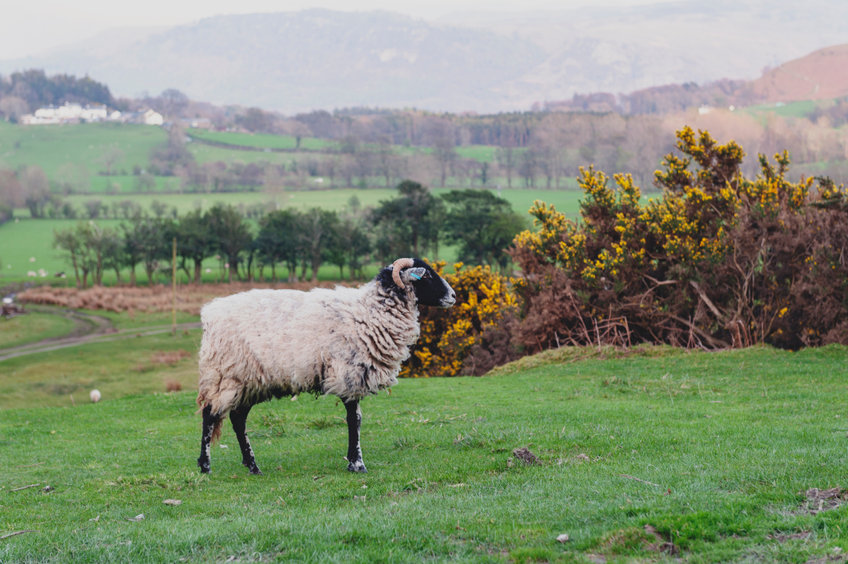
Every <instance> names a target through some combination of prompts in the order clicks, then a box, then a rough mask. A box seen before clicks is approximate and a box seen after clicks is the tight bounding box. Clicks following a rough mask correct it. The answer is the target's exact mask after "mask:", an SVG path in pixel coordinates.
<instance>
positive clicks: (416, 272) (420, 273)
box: [407, 266, 430, 280]
mask: <svg viewBox="0 0 848 564" xmlns="http://www.w3.org/2000/svg"><path fill="white" fill-rule="evenodd" d="M407 272H408V273H409V277H410V278H411V279H412V280H421V279H422V278H428V277H429V276H430V273H429V272H427V269H426V268H421V267H420V266H416V267H414V268H410V269H408V270H407Z"/></svg>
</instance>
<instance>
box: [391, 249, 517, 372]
mask: <svg viewBox="0 0 848 564" xmlns="http://www.w3.org/2000/svg"><path fill="white" fill-rule="evenodd" d="M434 267H435V269H436V271H437V272H439V274H441V275H442V276H444V278H445V279H446V280H447V281H448V283H449V284H450V285H451V287H452V288H453V289H454V290H455V291H456V295H457V303H456V305H455V306H453V307H452V308H450V309H437V308H422V310H421V313H420V318H419V319H420V322H421V336H420V338H419V339H418V343H417V344H416V345H415V347H414V348H413V351H412V356H411V358H410V359H409V361H408V362H407V363H405V364H404V366H403V368H402V369H401V373H400V375H401V376H402V377H427V376H456V375H458V374H482V373H484V372H486V371H488V370H489V369H491V368H492V367H494V366H496V365H498V364H503V363H504V362H506V361H508V360H511V359H512V358H514V356H515V354H514V353H513V352H512V351H510V350H508V349H509V347H508V345H509V341H510V338H509V334H508V332H506V331H505V330H504V329H503V327H504V326H505V325H506V323H507V320H510V319H513V316H514V313H515V311H516V306H517V302H516V296H515V295H514V293H512V292H511V290H510V287H509V286H510V285H509V280H508V279H507V278H505V277H503V276H501V275H499V274H497V273H495V272H492V270H491V268H490V267H488V266H475V267H472V268H465V267H464V265H463V264H462V263H457V264H455V265H454V271H455V273H454V274H444V273H443V272H442V271H443V269H444V267H445V263H444V262H438V263H436V264H434ZM496 333H499V334H501V337H502V340H503V341H505V344H506V345H507V347H506V348H501V347H493V346H492V338H493V335H494V334H496Z"/></svg>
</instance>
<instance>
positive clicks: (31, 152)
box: [0, 121, 167, 179]
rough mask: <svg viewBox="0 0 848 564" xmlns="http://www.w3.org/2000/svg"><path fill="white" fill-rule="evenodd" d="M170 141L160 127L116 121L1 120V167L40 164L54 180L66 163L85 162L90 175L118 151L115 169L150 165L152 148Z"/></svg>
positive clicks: (127, 169) (92, 176)
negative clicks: (25, 123)
mask: <svg viewBox="0 0 848 564" xmlns="http://www.w3.org/2000/svg"><path fill="white" fill-rule="evenodd" d="M166 140H167V133H166V132H165V131H164V130H163V129H161V128H159V127H151V126H148V125H128V124H116V123H87V124H76V125H56V126H22V125H13V124H10V123H7V122H5V121H4V122H0V167H8V168H17V167H18V166H21V165H30V164H37V165H38V166H40V167H41V168H42V169H44V171H45V172H46V173H47V176H48V177H49V178H51V179H55V178H56V177H57V176H58V175H59V173H60V171H61V170H62V167H63V166H67V165H82V166H83V167H84V168H85V169H86V171H87V172H88V175H89V176H90V178H94V177H95V175H96V174H97V173H98V172H99V171H101V170H105V169H106V165H105V163H104V160H103V159H104V156H105V155H107V154H109V153H110V152H113V151H117V152H116V153H115V154H116V155H120V156H119V158H116V160H115V162H114V163H113V164H112V170H113V171H120V170H125V171H127V172H132V168H133V167H134V166H139V167H141V168H145V167H147V164H148V160H149V156H150V150H151V149H152V148H153V147H155V146H156V145H158V144H160V143H163V142H164V141H166Z"/></svg>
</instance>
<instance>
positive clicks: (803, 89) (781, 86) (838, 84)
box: [751, 44, 848, 103]
mask: <svg viewBox="0 0 848 564" xmlns="http://www.w3.org/2000/svg"><path fill="white" fill-rule="evenodd" d="M751 90H752V91H753V93H754V95H755V96H756V97H757V98H759V99H761V100H762V101H764V102H775V103H776V102H795V101H800V100H830V99H833V98H838V97H842V96H848V44H844V45H836V46H833V47H827V48H825V49H820V50H818V51H816V52H814V53H811V54H809V55H807V56H805V57H801V58H799V59H795V60H792V61H789V62H787V63H784V64H782V65H780V66H779V67H777V68H775V69H771V70H768V71H766V72H765V73H764V74H763V76H762V77H760V78H758V79H757V80H755V81H753V83H752V84H751Z"/></svg>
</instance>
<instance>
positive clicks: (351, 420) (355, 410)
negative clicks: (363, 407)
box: [344, 400, 368, 472]
mask: <svg viewBox="0 0 848 564" xmlns="http://www.w3.org/2000/svg"><path fill="white" fill-rule="evenodd" d="M344 406H345V409H346V410H347V469H348V470H350V471H351V472H367V471H368V470H366V469H365V463H364V462H362V449H361V448H359V426H360V424H361V423H362V411H360V409H359V400H351V401H348V402H345V404H344Z"/></svg>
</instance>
